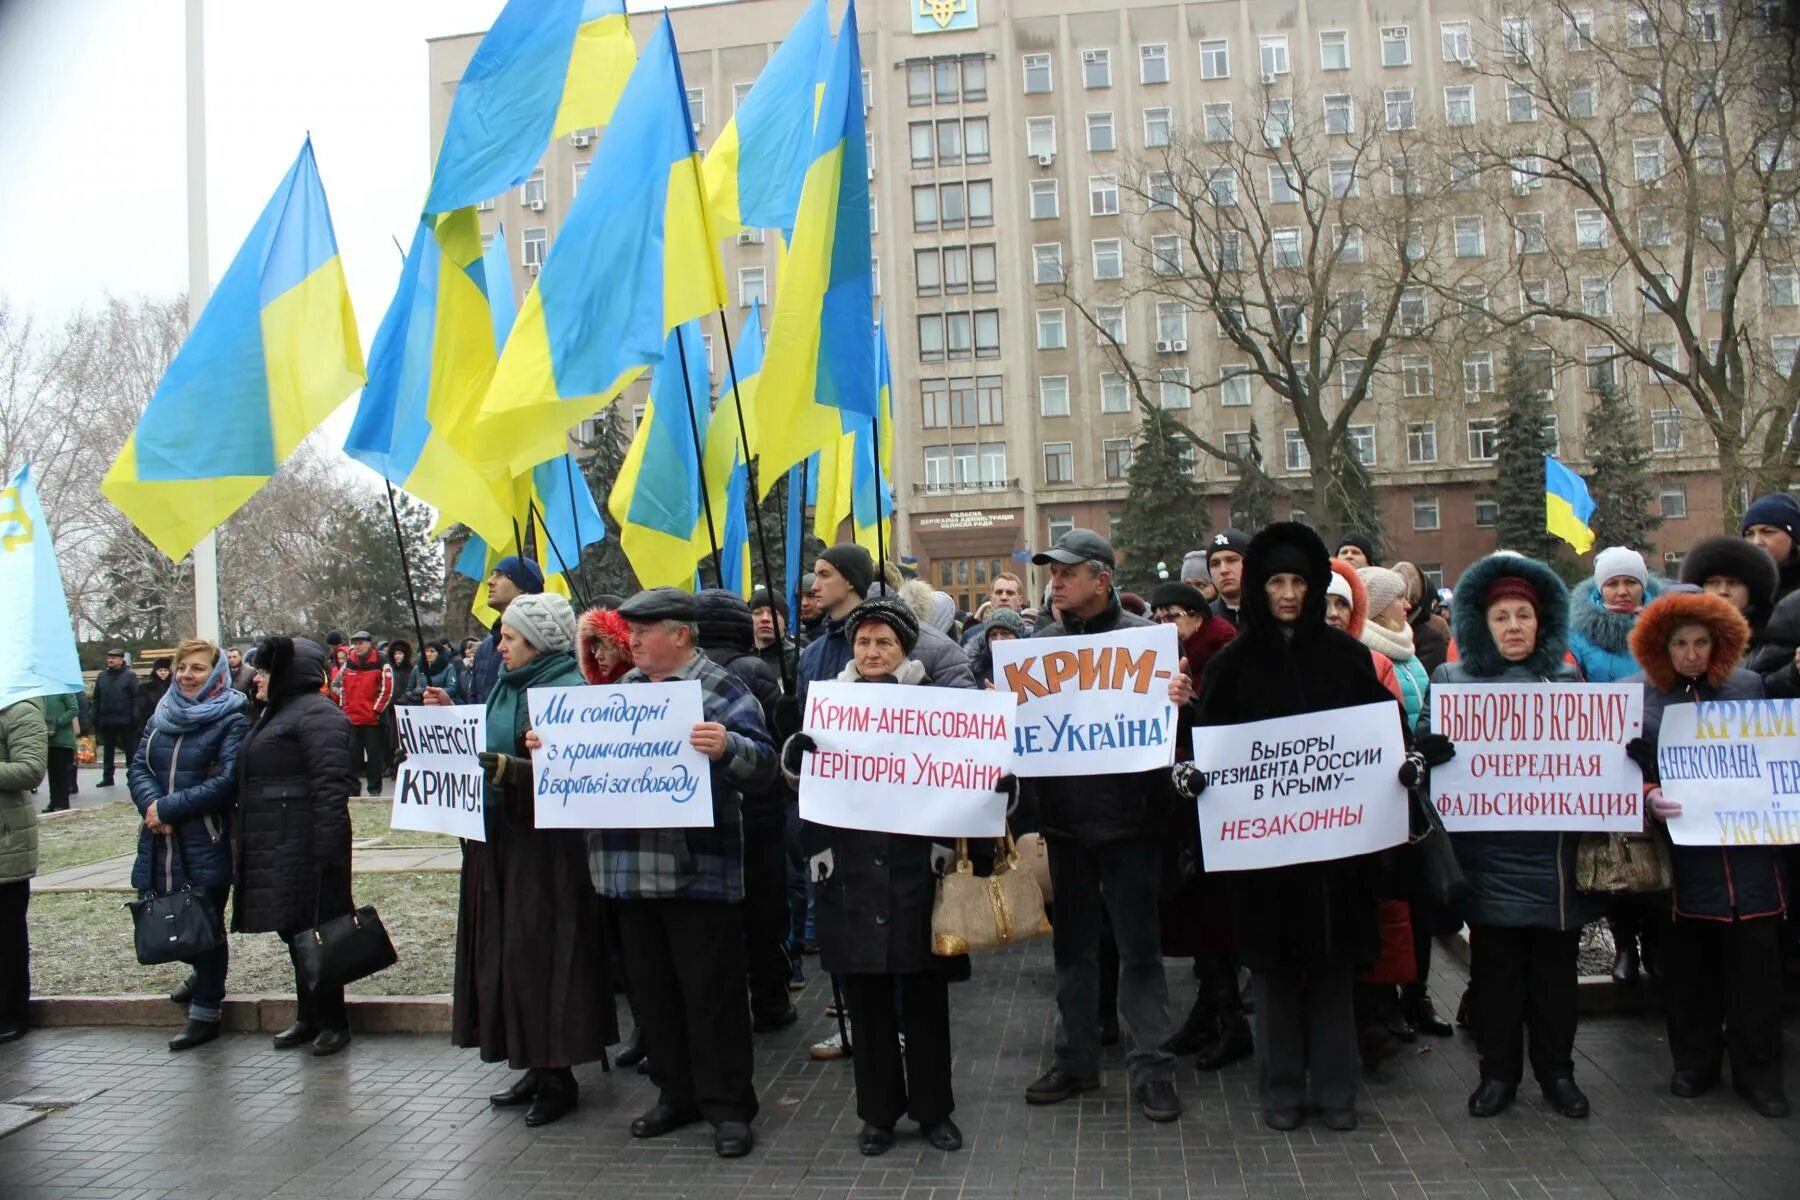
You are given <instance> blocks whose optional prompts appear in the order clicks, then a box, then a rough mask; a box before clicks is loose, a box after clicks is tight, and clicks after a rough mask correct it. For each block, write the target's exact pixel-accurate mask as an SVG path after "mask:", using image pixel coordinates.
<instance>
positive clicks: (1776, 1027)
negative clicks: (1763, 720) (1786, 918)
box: [1628, 594, 1788, 1117]
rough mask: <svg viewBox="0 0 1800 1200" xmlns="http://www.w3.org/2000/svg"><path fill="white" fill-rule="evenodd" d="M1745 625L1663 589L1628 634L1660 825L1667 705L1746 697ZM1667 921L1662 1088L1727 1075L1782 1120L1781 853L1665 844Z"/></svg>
mask: <svg viewBox="0 0 1800 1200" xmlns="http://www.w3.org/2000/svg"><path fill="white" fill-rule="evenodd" d="M1749 641H1750V626H1749V624H1748V623H1747V622H1746V621H1745V620H1744V618H1743V616H1742V615H1741V614H1739V613H1738V611H1737V610H1736V609H1735V608H1733V607H1732V606H1731V604H1730V602H1729V601H1726V600H1723V599H1721V598H1720V597H1718V596H1711V595H1705V594H1702V595H1697V596H1696V595H1673V596H1665V597H1663V598H1661V599H1659V600H1656V601H1654V602H1652V603H1651V605H1650V606H1649V608H1647V609H1646V610H1645V611H1644V614H1643V616H1642V618H1641V619H1640V620H1639V621H1638V624H1637V628H1636V629H1634V630H1633V631H1632V635H1631V649H1632V652H1633V653H1634V654H1636V655H1637V659H1638V661H1639V662H1640V663H1641V664H1643V668H1644V674H1643V679H1644V734H1643V738H1642V739H1641V740H1639V741H1636V742H1634V743H1633V744H1632V745H1630V746H1629V747H1628V750H1629V751H1631V752H1633V757H1635V758H1636V759H1637V760H1638V762H1639V764H1640V765H1641V766H1643V768H1644V779H1645V793H1646V796H1645V798H1646V800H1647V802H1648V803H1649V806H1650V811H1651V813H1652V814H1653V815H1654V816H1656V817H1657V819H1659V820H1664V821H1666V820H1669V819H1671V818H1674V817H1679V816H1680V815H1681V805H1680V804H1679V803H1677V802H1675V801H1673V800H1670V799H1667V798H1666V797H1665V796H1664V795H1663V791H1662V788H1661V787H1660V786H1658V784H1659V780H1660V776H1659V774H1658V771H1657V759H1656V743H1657V739H1658V735H1659V734H1660V732H1661V729H1662V720H1663V713H1664V710H1665V709H1667V708H1668V706H1669V705H1671V704H1698V703H1702V702H1705V701H1713V700H1757V699H1761V698H1762V695H1763V689H1762V680H1761V678H1760V677H1758V676H1757V675H1756V673H1755V672H1753V671H1747V670H1744V669H1742V668H1740V667H1738V666H1737V665H1736V664H1737V663H1738V661H1739V659H1740V658H1741V656H1742V655H1743V652H1744V647H1745V646H1747V645H1748V644H1749ZM1673 860H1674V868H1675V886H1674V888H1673V890H1672V891H1671V893H1670V900H1671V911H1672V914H1673V923H1672V924H1670V925H1669V926H1668V928H1667V930H1666V932H1665V933H1664V935H1663V962H1664V970H1663V972H1662V973H1661V974H1660V976H1659V979H1660V980H1661V982H1662V995H1663V1003H1664V1006H1665V1009H1666V1013H1667V1018H1668V1028H1669V1053H1670V1055H1671V1056H1672V1057H1673V1058H1674V1060H1675V1072H1674V1074H1673V1075H1672V1076H1671V1077H1670V1080H1669V1090H1670V1091H1671V1092H1673V1093H1674V1094H1675V1095H1677V1096H1681V1097H1684V1098H1688V1099H1691V1098H1693V1097H1696V1096H1700V1095H1703V1094H1705V1093H1706V1092H1708V1091H1710V1090H1711V1089H1712V1088H1713V1086H1714V1085H1715V1084H1717V1083H1718V1081H1719V1068H1720V1066H1721V1065H1722V1063H1723V1060H1724V1058H1725V1056H1726V1053H1727V1052H1729V1054H1730V1057H1731V1082H1732V1085H1733V1086H1734V1087H1735V1088H1736V1089H1737V1092H1738V1094H1739V1095H1740V1096H1742V1097H1744V1098H1745V1099H1746V1100H1748V1101H1749V1102H1750V1107H1751V1108H1753V1109H1755V1110H1756V1111H1757V1112H1758V1113H1760V1114H1761V1115H1762V1116H1765V1117H1785V1116H1787V1115H1788V1101H1787V1093H1786V1091H1785V1089H1784V1087H1783V1085H1782V1063H1781V973H1780V972H1779V971H1778V970H1776V969H1774V968H1775V964H1776V963H1778V962H1780V961H1781V919H1782V916H1783V915H1784V914H1785V913H1786V911H1787V888H1786V886H1785V881H1784V880H1783V879H1782V871H1781V851H1780V850H1779V849H1778V848H1776V847H1774V846H1675V847H1673Z"/></svg>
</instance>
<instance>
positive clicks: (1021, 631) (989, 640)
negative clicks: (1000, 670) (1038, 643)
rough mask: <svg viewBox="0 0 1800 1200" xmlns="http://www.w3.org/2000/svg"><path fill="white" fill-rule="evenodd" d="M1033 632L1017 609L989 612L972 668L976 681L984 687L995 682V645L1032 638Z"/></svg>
mask: <svg viewBox="0 0 1800 1200" xmlns="http://www.w3.org/2000/svg"><path fill="white" fill-rule="evenodd" d="M1030 636H1031V630H1030V629H1029V628H1027V627H1026V625H1025V618H1024V617H1023V616H1022V615H1020V613H1019V611H1018V610H1017V609H1013V608H999V607H996V608H993V609H990V610H989V611H988V619H987V620H986V621H984V622H982V624H981V644H980V645H979V646H977V647H976V649H975V653H974V656H973V658H974V661H973V663H972V666H973V668H974V671H975V679H976V681H977V682H979V683H980V684H981V686H982V687H988V686H990V685H992V684H993V682H994V643H995V642H1005V641H1011V640H1012V639H1015V638H1024V637H1030Z"/></svg>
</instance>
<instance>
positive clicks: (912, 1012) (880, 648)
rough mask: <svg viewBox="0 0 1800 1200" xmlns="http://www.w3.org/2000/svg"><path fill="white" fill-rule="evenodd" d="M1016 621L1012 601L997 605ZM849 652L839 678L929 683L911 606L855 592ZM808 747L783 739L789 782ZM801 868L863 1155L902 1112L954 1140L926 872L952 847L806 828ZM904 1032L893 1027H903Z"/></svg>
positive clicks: (939, 865)
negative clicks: (841, 1034)
mask: <svg viewBox="0 0 1800 1200" xmlns="http://www.w3.org/2000/svg"><path fill="white" fill-rule="evenodd" d="M1000 611H1003V612H1006V613H1008V614H1009V615H1012V616H1013V617H1014V619H1015V620H1016V619H1017V614H1016V613H1014V612H1013V611H1012V610H1011V609H1003V610H1000ZM844 625H845V632H846V634H847V635H848V636H849V638H850V640H851V659H850V662H849V663H848V664H847V665H846V666H845V667H844V669H843V671H842V672H840V673H839V675H838V679H839V680H840V681H842V682H846V683H894V684H903V685H910V686H930V685H931V683H932V681H931V678H930V676H929V674H928V673H927V671H926V669H925V667H924V666H923V665H921V664H920V663H919V662H918V661H917V660H916V659H912V658H909V657H907V656H908V654H909V653H910V652H911V650H912V648H913V646H914V645H916V644H917V640H918V636H919V623H918V617H917V616H916V615H915V614H914V612H913V611H912V609H911V607H910V606H908V605H906V604H902V603H898V602H896V601H893V600H885V599H883V600H865V601H864V602H863V603H861V604H859V605H857V606H856V608H855V609H853V610H852V611H851V613H850V615H849V616H848V617H847V618H846V619H845V622H844ZM815 749H817V747H816V745H815V744H814V742H813V740H812V738H810V737H809V736H807V735H806V734H804V733H798V734H795V735H794V736H793V737H792V738H790V739H789V740H788V743H787V746H786V747H785V748H784V751H783V759H782V769H783V771H784V772H785V773H786V774H787V777H788V781H789V783H790V784H792V785H793V786H794V787H796V788H797V787H799V783H800V774H801V763H802V756H803V755H805V754H806V753H808V752H810V751H812V750H815ZM807 833H808V841H807V847H806V849H807V853H808V863H809V864H810V867H809V870H808V875H809V877H810V878H811V879H812V881H813V886H814V889H815V893H816V895H817V903H818V929H819V946H820V962H821V964H822V965H823V966H824V968H825V969H826V970H827V971H830V972H831V973H832V975H833V976H835V977H838V978H840V979H841V980H842V982H843V990H844V994H845V1001H846V1003H848V1004H849V1006H850V1010H851V1011H852V1012H854V1013H855V1014H856V1054H855V1056H854V1057H853V1058H852V1060H851V1061H852V1063H853V1065H854V1066H855V1069H856V1113H857V1116H859V1117H861V1118H862V1122H863V1126H862V1130H861V1132H860V1133H859V1134H858V1135H857V1145H858V1148H859V1149H861V1151H862V1152H863V1154H865V1155H869V1156H874V1155H879V1154H885V1153H887V1152H888V1151H889V1150H890V1149H892V1148H893V1145H894V1126H895V1125H896V1124H898V1122H899V1120H900V1118H901V1117H902V1116H906V1117H910V1118H911V1119H912V1120H914V1121H917V1122H918V1123H919V1128H920V1130H921V1131H922V1132H923V1133H924V1134H925V1140H926V1141H928V1142H929V1143H931V1145H933V1146H935V1147H936V1148H937V1149H939V1150H945V1151H950V1150H960V1149H961V1148H962V1131H961V1130H960V1129H958V1128H957V1127H956V1123H955V1122H954V1121H953V1120H951V1113H952V1112H954V1111H955V1108H956V1099H955V1096H954V1094H953V1092H952V1089H951V1082H950V1057H951V1053H950V992H949V981H950V974H951V970H952V965H951V964H952V963H954V962H959V961H961V962H963V965H964V966H965V967H966V961H965V960H959V959H948V958H940V957H937V956H935V955H934V954H933V953H932V945H931V906H932V900H933V899H934V898H935V896H936V893H937V887H936V880H937V877H938V876H941V875H943V874H944V873H945V872H947V871H948V870H949V869H950V866H951V865H952V863H953V862H954V859H955V852H954V851H953V850H952V849H950V848H949V847H947V846H943V845H939V844H936V843H934V842H933V841H932V840H931V839H930V838H928V837H915V836H910V835H906V834H897V833H880V832H874V831H869V830H858V829H840V828H836V827H833V826H825V825H809V826H808V827H807ZM902 1030H904V1037H903V1036H902Z"/></svg>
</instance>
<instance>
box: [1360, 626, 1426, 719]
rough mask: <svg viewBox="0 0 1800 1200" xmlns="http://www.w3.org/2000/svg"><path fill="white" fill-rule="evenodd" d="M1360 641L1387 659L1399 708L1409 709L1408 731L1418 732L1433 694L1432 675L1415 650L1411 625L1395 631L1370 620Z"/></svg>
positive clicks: (1363, 629)
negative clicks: (1421, 718) (1421, 719)
mask: <svg viewBox="0 0 1800 1200" xmlns="http://www.w3.org/2000/svg"><path fill="white" fill-rule="evenodd" d="M1357 638H1358V640H1360V641H1361V642H1362V644H1363V645H1365V646H1367V647H1368V648H1369V652H1370V653H1371V654H1378V655H1380V656H1382V658H1385V659H1386V660H1387V662H1388V667H1389V670H1390V672H1391V678H1392V680H1393V683H1394V686H1395V687H1397V688H1399V692H1398V695H1399V697H1400V707H1401V708H1403V709H1405V710H1406V728H1407V730H1408V731H1409V732H1410V731H1413V730H1416V729H1418V727H1419V717H1420V715H1421V714H1423V713H1424V711H1425V702H1426V700H1427V698H1428V697H1429V695H1430V689H1431V673H1430V672H1429V671H1427V670H1426V669H1425V664H1424V663H1422V662H1420V661H1419V656H1418V654H1417V653H1416V652H1415V650H1414V648H1413V629H1412V626H1410V625H1409V626H1407V627H1406V629H1405V630H1403V631H1395V630H1392V629H1389V628H1387V627H1386V626H1384V625H1382V624H1380V623H1379V622H1376V621H1369V622H1367V623H1365V624H1364V625H1363V627H1362V631H1361V632H1360V633H1359V634H1358V635H1357ZM1382 682H1383V683H1386V682H1388V677H1383V679H1382Z"/></svg>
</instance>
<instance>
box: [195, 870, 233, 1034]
mask: <svg viewBox="0 0 1800 1200" xmlns="http://www.w3.org/2000/svg"><path fill="white" fill-rule="evenodd" d="M201 890H202V891H204V892H205V893H206V902H207V904H209V905H210V906H211V907H212V910H213V913H214V914H215V915H216V916H217V917H218V919H219V920H218V924H219V944H218V945H217V946H214V947H213V948H212V949H211V950H208V951H207V952H206V953H205V954H202V955H201V956H200V957H199V958H190V959H188V960H187V964H188V966H190V967H192V968H193V969H194V995H193V998H192V999H190V1000H189V1001H188V1020H190V1021H217V1020H219V1019H220V1018H222V1017H223V1016H224V1015H225V1007H224V1005H225V974H226V972H227V971H228V970H229V969H230V966H231V941H230V939H229V938H227V937H226V936H225V902H226V899H227V898H228V897H229V896H230V895H231V885H230V884H226V885H225V886H223V887H209V888H203V889H201Z"/></svg>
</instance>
